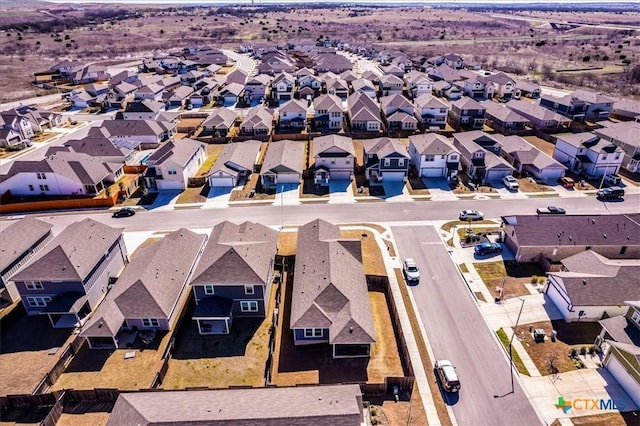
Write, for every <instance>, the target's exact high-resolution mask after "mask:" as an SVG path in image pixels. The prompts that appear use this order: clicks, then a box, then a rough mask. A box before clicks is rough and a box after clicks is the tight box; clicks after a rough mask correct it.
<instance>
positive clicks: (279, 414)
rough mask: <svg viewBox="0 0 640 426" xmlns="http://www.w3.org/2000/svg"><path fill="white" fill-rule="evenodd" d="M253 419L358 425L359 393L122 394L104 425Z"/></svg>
mask: <svg viewBox="0 0 640 426" xmlns="http://www.w3.org/2000/svg"><path fill="white" fill-rule="evenodd" d="M207 406H212V407H217V408H216V409H215V410H211V409H206V410H203V409H202V407H207ZM176 407H180V409H179V410H178V409H176ZM257 423H259V424H260V425H263V426H290V425H303V424H331V425H345V426H358V425H361V424H364V423H365V419H364V415H363V401H362V392H361V391H360V387H359V386H358V385H357V384H351V385H325V386H297V387H296V386H294V387H277V388H253V389H221V390H190V391H188V390H180V391H164V392H131V393H121V394H120V395H119V396H118V399H117V400H116V403H115V405H114V407H113V410H112V411H111V414H110V415H109V420H108V422H107V426H120V425H125V424H128V425H133V424H135V425H146V426H162V425H166V424H189V425H210V424H244V425H249V424H257Z"/></svg>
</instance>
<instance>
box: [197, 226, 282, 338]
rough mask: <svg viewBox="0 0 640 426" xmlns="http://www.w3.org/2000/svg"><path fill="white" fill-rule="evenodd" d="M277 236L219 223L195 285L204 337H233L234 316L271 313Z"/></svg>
mask: <svg viewBox="0 0 640 426" xmlns="http://www.w3.org/2000/svg"><path fill="white" fill-rule="evenodd" d="M277 241H278V232H277V231H275V230H273V229H271V228H268V227H266V226H264V225H260V224H257V223H252V222H244V223H242V224H240V225H236V224H234V223H231V222H228V221H225V222H222V223H220V224H218V225H216V226H215V227H214V228H213V230H212V232H211V237H210V238H209V241H208V242H207V245H206V247H205V249H204V251H203V253H202V256H201V257H200V260H199V261H198V265H197V266H196V269H195V271H194V273H193V278H192V279H191V282H190V285H191V287H192V288H193V297H194V299H195V302H196V307H195V310H194V312H193V315H192V318H193V320H195V321H196V322H197V324H198V331H199V333H200V334H228V333H229V331H230V328H231V325H232V322H233V319H234V317H259V318H264V317H265V316H266V315H267V305H268V300H269V295H270V294H271V282H272V281H273V264H274V259H275V255H276V249H277Z"/></svg>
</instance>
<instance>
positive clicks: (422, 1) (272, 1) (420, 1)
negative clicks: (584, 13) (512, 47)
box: [43, 0, 638, 7]
mask: <svg viewBox="0 0 640 426" xmlns="http://www.w3.org/2000/svg"><path fill="white" fill-rule="evenodd" d="M43 1H45V2H47V3H56V4H65V3H67V4H69V3H72V4H83V3H87V4H91V3H93V4H104V3H110V4H123V5H127V4H172V5H176V6H177V5H184V6H192V5H213V4H219V5H241V4H246V5H256V6H257V5H277V4H283V3H284V4H296V3H301V4H323V3H325V4H326V3H330V4H336V5H340V4H344V5H347V4H362V5H376V6H383V5H388V6H401V5H407V6H421V5H425V6H426V5H435V4H443V5H458V4H460V5H472V4H475V5H514V6H515V5H527V4H530V5H535V4H545V5H552V4H556V5H558V6H559V7H566V6H569V4H566V3H564V4H563V3H561V4H558V2H557V0H484V1H483V0H480V1H477V0H446V1H439V0H416V1H411V0H350V1H345V0H325V1H314V0H195V1H194V0H134V1H120V0H43ZM571 3H572V4H571V5H573V6H577V4H576V3H579V4H585V5H587V4H588V5H597V4H629V5H634V4H635V5H638V2H637V1H635V0H622V1H621V0H573V1H572V2H571Z"/></svg>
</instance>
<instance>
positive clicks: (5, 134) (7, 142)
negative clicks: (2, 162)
mask: <svg viewBox="0 0 640 426" xmlns="http://www.w3.org/2000/svg"><path fill="white" fill-rule="evenodd" d="M30 143H32V142H31V141H30V140H29V139H25V138H23V137H22V135H21V134H20V133H18V132H16V131H15V130H13V129H7V128H5V129H0V146H1V147H3V148H9V149H25V148H27V147H28V146H29V144H30Z"/></svg>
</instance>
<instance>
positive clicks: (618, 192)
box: [596, 187, 624, 200]
mask: <svg viewBox="0 0 640 426" xmlns="http://www.w3.org/2000/svg"><path fill="white" fill-rule="evenodd" d="M596 195H597V196H598V198H600V199H602V200H616V199H618V198H622V197H624V189H622V188H616V187H611V188H602V189H600V190H598V192H597V193H596Z"/></svg>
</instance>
